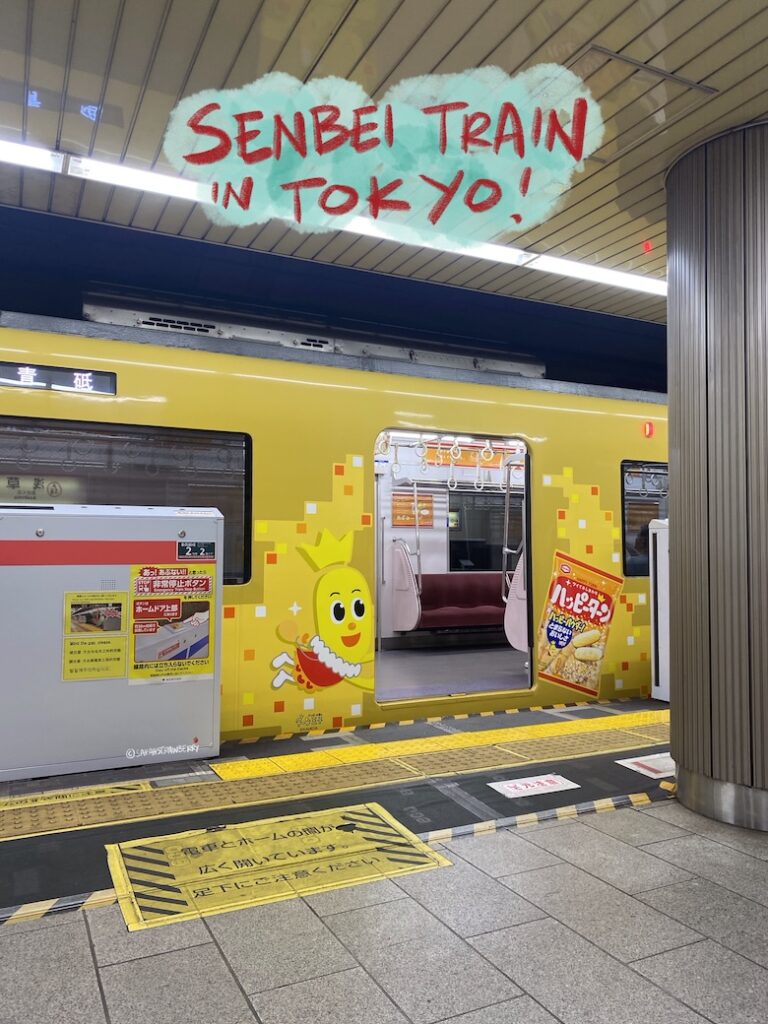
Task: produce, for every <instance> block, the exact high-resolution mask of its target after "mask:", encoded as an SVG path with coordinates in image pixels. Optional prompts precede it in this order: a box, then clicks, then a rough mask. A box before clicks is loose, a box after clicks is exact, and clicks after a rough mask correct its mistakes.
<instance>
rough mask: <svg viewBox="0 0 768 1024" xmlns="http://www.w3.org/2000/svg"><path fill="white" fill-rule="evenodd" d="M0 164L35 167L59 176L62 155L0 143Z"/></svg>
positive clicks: (32, 147)
mask: <svg viewBox="0 0 768 1024" xmlns="http://www.w3.org/2000/svg"><path fill="white" fill-rule="evenodd" d="M0 163H3V164H15V165H16V166H17V167H35V168H38V169H39V170H41V171H53V172H54V173H56V174H60V173H61V169H62V167H63V165H64V154H63V153H55V152H54V151H53V150H51V149H43V147H42V146H27V145H24V144H23V143H21V142H2V141H0Z"/></svg>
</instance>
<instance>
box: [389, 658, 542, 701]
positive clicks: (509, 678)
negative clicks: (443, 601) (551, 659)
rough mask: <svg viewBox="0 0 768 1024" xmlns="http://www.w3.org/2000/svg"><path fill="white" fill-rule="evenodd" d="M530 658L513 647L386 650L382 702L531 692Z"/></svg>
mask: <svg viewBox="0 0 768 1024" xmlns="http://www.w3.org/2000/svg"><path fill="white" fill-rule="evenodd" d="M530 685H531V680H530V675H529V673H528V661H527V655H526V654H522V653H521V652H520V651H513V650H512V648H511V647H508V646H506V645H504V646H495V647H479V648H470V649H468V650H461V649H458V650H447V651H446V650H440V649H437V650H434V649H427V650H399V651H398V650H385V651H382V652H381V653H380V654H379V655H378V657H377V662H376V695H377V697H378V699H379V700H413V699H416V698H418V697H433V696H453V695H455V694H461V693H487V692H493V691H496V690H527V689H528V687H529V686H530Z"/></svg>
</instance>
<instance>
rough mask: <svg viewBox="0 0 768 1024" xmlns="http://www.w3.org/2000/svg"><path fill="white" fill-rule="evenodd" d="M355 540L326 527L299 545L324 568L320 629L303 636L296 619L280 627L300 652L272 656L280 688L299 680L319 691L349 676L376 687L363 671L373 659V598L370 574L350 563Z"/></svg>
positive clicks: (318, 599) (318, 595) (316, 602)
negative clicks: (312, 541) (338, 536)
mask: <svg viewBox="0 0 768 1024" xmlns="http://www.w3.org/2000/svg"><path fill="white" fill-rule="evenodd" d="M353 542H354V536H353V534H352V533H347V534H346V535H345V536H344V537H342V538H341V539H340V540H337V539H336V537H334V536H333V534H332V533H330V532H329V531H328V530H323V531H322V533H321V534H320V537H319V540H318V542H317V544H315V545H311V544H305V545H302V546H301V547H300V548H299V550H300V551H301V553H302V555H304V557H305V558H306V560H307V561H308V562H309V564H310V565H311V566H312V568H313V569H315V570H316V571H317V572H318V573H320V575H319V576H318V578H317V581H316V583H315V591H314V598H313V606H314V616H315V633H314V635H313V636H310V635H309V634H308V633H304V634H303V635H301V636H298V635H296V628H295V625H294V624H293V623H285V624H284V625H282V626H281V627H279V629H278V631H277V634H278V636H279V637H280V639H281V640H283V641H285V642H286V643H289V644H292V645H293V646H294V647H295V650H296V657H295V659H294V658H293V657H292V656H291V655H290V654H289V653H288V652H287V651H284V652H283V653H282V654H279V655H278V656H277V657H276V658H275V659H274V660H273V661H272V667H273V668H275V669H278V670H279V671H278V673H277V675H276V676H275V677H274V679H273V680H272V686H273V687H274V688H275V689H278V688H279V687H281V686H282V685H283V684H284V683H288V682H295V683H298V685H299V686H302V687H304V689H306V690H314V689H315V688H322V687H326V686H335V685H336V684H337V683H341V682H343V681H344V680H346V681H347V682H349V683H353V684H354V685H355V686H359V687H360V688H361V689H365V690H372V689H373V680H372V679H371V678H370V677H366V676H364V675H363V672H364V669H363V666H364V665H367V664H370V663H371V662H372V661H373V602H372V600H371V592H370V590H369V588H368V583H367V581H366V579H365V577H364V576H363V574H362V573H361V572H360V571H359V570H358V569H354V568H353V567H352V566H351V565H349V562H350V560H351V558H352V545H353ZM286 666H289V669H286Z"/></svg>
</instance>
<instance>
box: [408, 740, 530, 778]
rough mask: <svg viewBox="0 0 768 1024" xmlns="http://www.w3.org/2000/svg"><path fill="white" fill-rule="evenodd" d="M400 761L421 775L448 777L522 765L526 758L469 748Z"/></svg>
mask: <svg viewBox="0 0 768 1024" xmlns="http://www.w3.org/2000/svg"><path fill="white" fill-rule="evenodd" d="M400 761H401V762H402V763H403V764H406V765H409V766H410V767H411V768H415V769H416V771H418V772H419V773H420V774H422V775H449V774H454V773H459V772H467V771H478V770H480V769H482V768H507V767H510V766H512V765H515V764H523V763H524V762H525V761H527V758H526V757H521V756H520V755H518V754H513V753H511V752H510V751H508V750H502V749H501V748H500V747H488V748H481V749H479V750H478V749H477V748H472V747H470V748H469V749H465V750H438V751H435V753H433V754H411V756H410V757H403V758H400Z"/></svg>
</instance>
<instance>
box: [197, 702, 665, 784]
mask: <svg viewBox="0 0 768 1024" xmlns="http://www.w3.org/2000/svg"><path fill="white" fill-rule="evenodd" d="M668 723H669V711H668V710H667V711H638V712H635V713H633V714H627V715H616V716H615V717H613V718H608V716H606V717H602V718H592V719H588V720H587V721H572V722H570V721H569V722H552V723H546V724H543V725H524V726H518V727H517V728H515V727H511V728H510V727H508V728H506V729H487V730H483V731H481V732H461V733H452V734H449V735H446V736H428V737H426V738H423V739H414V740H393V741H392V742H390V743H361V744H359V745H355V746H349V747H344V748H343V749H336V750H334V751H332V752H331V751H322V752H321V754H320V756H321V757H330V758H333V763H337V764H361V763H363V762H365V761H378V760H385V759H387V758H392V757H404V758H407V757H409V756H411V755H415V754H434V753H437V752H439V751H448V750H466V749H468V748H472V747H493V746H501V745H504V746H505V748H506V749H511V750H518V749H519V748H520V744H521V743H523V742H525V741H526V740H534V739H535V740H541V739H547V738H553V739H555V738H556V739H557V740H558V741H559V740H561V739H564V738H566V737H569V736H582V735H588V734H590V733H604V732H610V731H613V730H620V731H628V730H630V729H633V728H636V729H639V728H645V729H647V728H654V727H657V726H660V725H661V726H663V727H664V728H668ZM659 742H661V740H660V741H659ZM629 745H630V746H632V745H633V744H629ZM634 745H637V744H634ZM596 749H597V748H596ZM314 756H315V754H314V753H306V754H290V755H287V756H284V757H275V758H255V759H253V760H248V761H227V762H224V763H221V764H213V765H211V767H212V768H213V770H214V771H215V772H216V774H217V775H218V776H219V777H220V778H222V779H247V778H251V777H253V776H252V775H251V770H250V766H253V767H254V775H260V776H261V775H266V774H270V772H269V770H267V769H266V768H265V766H264V765H263V764H262V763H261V762H263V761H265V760H268V761H272V762H274V763H275V764H276V765H277V766H278V768H280V769H281V770H282V771H288V772H290V771H304V770H306V769H307V768H310V767H312V762H311V761H308V760H307V758H312V757H314ZM305 766H306V767H305Z"/></svg>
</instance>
